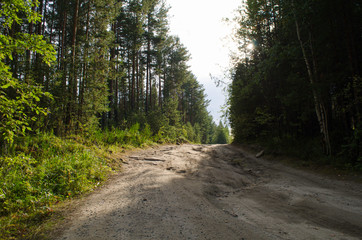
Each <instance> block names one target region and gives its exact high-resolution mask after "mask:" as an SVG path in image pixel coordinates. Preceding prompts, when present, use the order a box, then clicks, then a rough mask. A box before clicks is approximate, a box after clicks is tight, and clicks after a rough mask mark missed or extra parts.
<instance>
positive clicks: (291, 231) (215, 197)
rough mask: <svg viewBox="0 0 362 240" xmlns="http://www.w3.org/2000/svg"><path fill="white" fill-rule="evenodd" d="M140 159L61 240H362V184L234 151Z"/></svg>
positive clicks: (175, 150)
mask: <svg viewBox="0 0 362 240" xmlns="http://www.w3.org/2000/svg"><path fill="white" fill-rule="evenodd" d="M132 154H133V155H131V156H128V157H127V159H125V160H126V161H127V162H128V164H125V170H124V171H123V172H122V173H121V174H120V175H119V176H117V177H115V178H114V179H113V180H112V181H110V182H109V183H108V184H107V185H105V186H104V187H102V188H100V189H98V190H97V191H95V192H94V193H93V194H91V195H90V196H89V197H87V198H86V199H85V200H84V201H83V203H82V204H80V206H79V207H78V208H77V210H76V211H75V212H74V213H72V214H70V216H68V220H69V221H67V224H66V225H65V229H64V231H63V232H62V235H61V236H59V238H58V239H59V240H65V239H67V240H77V239H86V240H91V239H97V240H98V239H109V240H113V239H122V240H126V239H362V186H361V185H360V184H356V183H350V182H341V181H336V180H331V179H327V178H326V177H321V176H316V175H313V174H310V173H305V172H302V171H299V170H295V169H291V168H289V167H285V166H282V165H280V164H277V163H272V162H268V161H265V160H263V159H256V158H254V157H253V156H251V155H249V154H247V153H246V152H245V151H243V150H242V149H239V148H236V147H232V146H228V145H182V146H162V147H159V148H156V149H149V150H146V151H140V152H136V153H132ZM237 162H241V164H240V165H239V164H235V163H237Z"/></svg>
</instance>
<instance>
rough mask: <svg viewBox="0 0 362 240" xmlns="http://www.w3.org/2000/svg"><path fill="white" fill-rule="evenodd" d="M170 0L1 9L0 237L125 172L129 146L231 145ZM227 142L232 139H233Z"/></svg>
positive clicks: (22, 234)
mask: <svg viewBox="0 0 362 240" xmlns="http://www.w3.org/2000/svg"><path fill="white" fill-rule="evenodd" d="M168 9H169V7H168V6H167V4H166V3H165V2H164V1H161V0H147V1H140V0H131V1H117V0H92V1H83V0H72V1H62V0H51V1H48V0H32V1H27V0H19V1H1V3H0V167H1V170H0V239H28V238H31V236H32V235H33V234H34V233H36V232H37V229H38V227H39V225H41V223H43V222H44V220H46V219H48V218H49V217H50V216H51V215H53V211H54V205H56V204H58V203H62V202H63V201H64V200H67V199H72V198H73V197H75V196H79V195H81V194H83V193H86V192H89V191H91V190H93V189H94V188H96V187H97V186H99V185H100V184H102V182H104V181H105V180H106V179H107V178H108V177H109V176H110V175H111V174H112V172H114V171H118V170H120V169H121V161H120V159H119V155H120V154H121V153H122V152H123V151H125V149H132V148H142V147H147V146H151V145H155V144H167V143H170V144H182V143H214V142H220V141H222V142H220V143H226V142H227V141H229V140H228V137H227V136H222V134H223V133H225V134H226V133H227V134H228V131H223V132H222V133H221V132H220V131H219V130H220V129H221V128H222V129H225V127H224V126H220V125H219V126H217V125H216V124H215V123H214V122H213V119H212V117H211V115H210V114H209V113H208V111H207V106H208V100H207V99H206V98H207V96H206V95H205V93H204V88H203V86H202V85H201V84H199V83H198V81H197V79H196V77H195V76H194V74H193V73H192V72H191V71H190V69H189V66H188V60H189V59H190V54H189V52H188V51H187V49H186V48H185V47H184V46H183V44H182V43H181V41H180V39H179V38H178V37H176V36H171V35H170V33H169V26H168ZM225 140H226V141H225Z"/></svg>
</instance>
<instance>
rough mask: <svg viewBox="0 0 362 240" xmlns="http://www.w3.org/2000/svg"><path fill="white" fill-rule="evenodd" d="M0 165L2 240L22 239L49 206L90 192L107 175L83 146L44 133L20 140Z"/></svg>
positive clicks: (101, 162) (107, 170) (102, 163)
mask: <svg viewBox="0 0 362 240" xmlns="http://www.w3.org/2000/svg"><path fill="white" fill-rule="evenodd" d="M0 166H1V172H0V225H1V228H0V229H1V230H0V239H1V238H2V239H16V238H17V237H19V234H26V231H27V230H29V229H26V228H28V227H29V226H28V225H29V224H30V225H31V222H34V221H35V222H36V221H38V220H39V216H43V217H46V216H48V215H49V214H51V212H52V204H54V203H55V202H57V201H62V200H64V199H66V198H69V197H73V196H76V195H78V194H80V193H83V192H86V191H89V190H91V189H93V188H94V187H95V186H97V185H98V184H99V183H100V182H102V181H103V180H105V179H106V177H107V175H108V174H109V173H110V171H111V169H110V167H108V166H107V164H106V161H105V160H104V159H102V158H100V157H98V156H97V155H96V154H95V152H94V151H92V150H91V149H89V148H88V147H86V146H85V145H83V144H81V143H79V142H77V141H75V140H72V139H61V138H58V137H55V136H54V135H52V134H46V133H42V134H39V135H37V136H35V137H34V136H33V137H26V138H24V139H22V141H20V142H18V144H17V146H16V147H15V150H14V153H13V154H11V155H8V156H1V157H0ZM24 223H25V224H24Z"/></svg>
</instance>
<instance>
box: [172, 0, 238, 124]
mask: <svg viewBox="0 0 362 240" xmlns="http://www.w3.org/2000/svg"><path fill="white" fill-rule="evenodd" d="M167 3H168V4H169V5H170V7H171V9H170V11H169V16H170V17H169V24H170V32H171V34H172V35H177V36H179V37H180V40H181V43H183V44H184V46H185V47H186V48H187V49H188V51H189V52H190V54H191V60H190V62H189V65H190V69H191V71H192V72H193V73H194V74H195V76H196V77H197V80H198V81H199V83H200V84H202V85H203V86H204V88H205V93H206V95H207V99H209V100H210V101H211V102H210V105H209V107H208V110H209V112H210V113H211V115H212V116H213V118H214V121H215V123H216V124H218V123H219V121H220V120H221V115H222V113H221V112H220V111H221V107H222V106H223V105H224V104H225V101H226V97H225V93H224V92H223V90H222V88H221V87H216V84H215V83H214V80H213V78H217V79H222V80H224V81H225V80H226V81H227V79H226V78H225V77H224V76H225V71H226V70H227V68H228V66H229V62H230V61H229V54H230V49H232V47H233V44H232V43H231V42H230V35H231V34H232V26H231V25H230V24H227V23H226V22H225V21H223V19H224V18H230V19H232V18H233V16H234V15H235V10H237V8H238V6H239V5H240V3H241V0H222V1H216V0H167ZM228 36H229V37H228ZM210 75H211V76H212V77H213V78H212V77H210Z"/></svg>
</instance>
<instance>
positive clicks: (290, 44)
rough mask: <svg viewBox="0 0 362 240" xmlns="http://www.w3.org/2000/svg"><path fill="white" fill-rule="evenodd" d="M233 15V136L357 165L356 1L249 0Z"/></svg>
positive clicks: (361, 15)
mask: <svg viewBox="0 0 362 240" xmlns="http://www.w3.org/2000/svg"><path fill="white" fill-rule="evenodd" d="M237 21H238V23H239V29H238V32H237V37H238V40H239V42H240V49H241V50H242V51H241V52H240V54H239V55H238V56H237V57H238V58H237V59H235V67H234V68H233V69H232V84H231V85H230V98H229V102H230V108H229V114H230V122H231V126H232V129H233V133H234V137H235V141H237V142H242V141H246V140H248V141H251V140H252V141H259V142H261V141H262V142H264V143H266V142H267V143H268V144H271V145H272V146H273V148H274V150H277V149H278V146H284V147H285V146H287V148H288V147H289V150H291V149H303V151H300V152H299V153H300V154H302V155H299V156H301V157H303V158H310V157H311V155H313V154H316V153H324V154H325V155H327V156H331V158H329V159H330V161H333V160H335V159H337V158H338V159H340V160H342V161H341V162H342V163H343V164H347V165H348V166H352V167H356V166H357V167H359V168H361V169H362V143H361V141H362V122H361V114H362V78H361V73H362V6H361V2H360V1H358V0H347V1H341V0H328V1H327V0H319V1H315V0H305V1H294V0H288V1H281V0H247V1H243V7H242V8H241V10H240V14H239V16H238V18H237ZM251 44H252V45H251ZM248 46H249V47H248Z"/></svg>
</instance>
